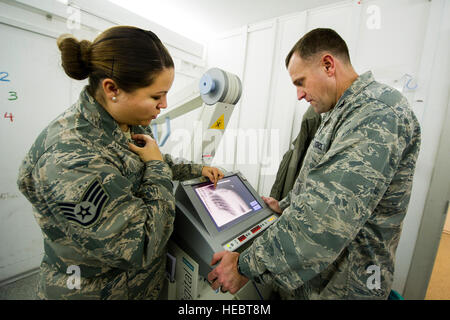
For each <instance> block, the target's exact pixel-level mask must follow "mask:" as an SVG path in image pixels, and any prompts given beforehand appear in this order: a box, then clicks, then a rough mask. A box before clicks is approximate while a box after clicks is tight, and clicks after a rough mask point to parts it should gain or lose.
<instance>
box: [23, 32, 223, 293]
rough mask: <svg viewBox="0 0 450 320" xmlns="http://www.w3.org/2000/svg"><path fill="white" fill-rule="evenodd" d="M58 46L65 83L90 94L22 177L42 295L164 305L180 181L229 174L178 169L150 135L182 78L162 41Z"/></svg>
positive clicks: (112, 36) (134, 37)
mask: <svg viewBox="0 0 450 320" xmlns="http://www.w3.org/2000/svg"><path fill="white" fill-rule="evenodd" d="M58 47H59V49H60V51H61V57H62V66H63V68H64V70H65V72H66V73H67V75H68V76H69V77H71V78H73V79H78V80H82V79H86V78H89V85H88V86H86V87H85V88H84V89H83V90H82V92H81V94H80V98H79V100H78V101H77V102H76V103H75V104H74V105H73V106H72V107H70V108H69V109H67V110H66V111H65V112H64V113H63V114H62V115H60V116H59V117H57V118H56V119H55V120H54V121H52V122H51V123H50V124H49V126H48V127H47V128H46V129H44V130H43V132H42V133H41V134H40V135H39V137H38V138H37V139H36V141H35V143H34V145H33V146H32V148H31V150H30V151H29V153H28V154H27V156H26V157H25V159H24V161H23V163H22V166H21V168H20V172H19V178H18V185H19V188H20V190H21V192H22V193H23V194H24V195H25V196H26V197H27V199H28V200H29V201H30V202H31V203H32V205H33V209H34V214H35V217H36V219H37V222H38V224H39V226H40V227H41V229H42V233H43V237H44V250H45V254H44V258H43V261H42V264H41V273H40V280H39V285H38V296H39V297H40V298H42V299H156V298H158V296H159V294H160V290H161V287H162V285H163V280H164V273H165V260H166V244H167V241H168V239H169V237H170V235H171V233H172V230H173V221H174V217H175V198H174V195H173V184H172V179H174V180H183V179H188V178H194V177H198V176H200V175H204V176H207V177H209V178H210V179H211V181H213V182H217V180H218V179H220V178H221V177H222V176H223V174H222V172H220V171H219V170H218V169H216V168H212V167H202V166H201V165H195V164H190V163H180V162H178V161H177V162H175V161H173V160H172V158H171V157H170V156H169V155H162V154H161V152H160V151H159V148H158V145H157V144H156V142H155V141H154V140H153V138H152V134H151V131H150V129H149V127H148V126H149V124H150V122H151V120H152V119H155V118H156V117H157V115H158V114H159V113H160V111H161V109H163V108H166V107H167V100H166V96H167V92H168V91H169V89H170V87H171V85H172V82H173V79H174V63H173V60H172V58H171V57H170V54H169V53H168V51H167V49H166V48H165V47H164V45H163V44H162V43H161V41H160V40H159V39H158V37H157V36H156V35H155V34H154V33H152V32H151V31H145V30H141V29H139V28H134V27H124V26H120V27H113V28H110V29H108V30H106V31H105V32H103V33H102V34H101V35H99V36H98V37H97V38H96V39H95V40H94V42H93V43H90V42H89V41H85V40H83V41H81V42H79V41H78V40H76V39H74V38H73V37H71V36H67V35H63V36H61V37H60V38H59V39H58ZM73 270H75V271H77V272H75V273H74V274H73V275H72V272H74V271H73Z"/></svg>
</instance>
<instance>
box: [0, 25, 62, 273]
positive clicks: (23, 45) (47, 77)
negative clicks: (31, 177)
mask: <svg viewBox="0 0 450 320" xmlns="http://www.w3.org/2000/svg"><path fill="white" fill-rule="evenodd" d="M0 39H2V47H3V48H2V50H0V61H1V62H0V78H1V80H0V115H1V118H0V120H1V121H0V135H1V140H0V150H1V154H2V156H1V157H0V169H1V172H0V210H1V214H0V281H1V280H4V279H6V278H9V277H11V276H13V275H16V274H19V273H22V272H26V271H28V270H30V269H32V268H36V267H38V266H39V264H40V261H41V259H42V253H43V243H42V235H41V231H40V228H39V227H38V225H37V223H36V221H35V220H34V217H33V214H32V209H31V205H30V204H29V202H28V201H27V200H26V198H25V197H24V196H23V195H22V194H21V193H20V192H19V190H18V187H17V183H16V181H17V176H18V171H19V166H20V164H21V162H22V160H23V158H24V157H25V154H26V153H27V152H28V150H29V149H30V147H31V145H32V144H33V142H34V140H35V139H36V137H37V136H38V134H39V133H40V132H41V131H42V130H43V129H44V128H45V127H46V126H47V125H48V123H49V122H50V121H51V120H52V119H54V118H55V117H56V116H57V115H58V114H60V113H62V112H63V110H65V109H66V108H67V107H68V106H69V105H70V101H69V100H70V98H69V97H70V86H71V83H70V82H71V81H70V80H69V78H68V77H67V76H66V75H65V74H64V72H63V70H62V68H61V67H60V56H59V50H58V48H57V46H56V41H55V39H53V38H50V37H46V36H43V35H40V34H36V33H32V32H29V31H25V30H21V29H18V28H15V27H11V26H7V25H3V24H0Z"/></svg>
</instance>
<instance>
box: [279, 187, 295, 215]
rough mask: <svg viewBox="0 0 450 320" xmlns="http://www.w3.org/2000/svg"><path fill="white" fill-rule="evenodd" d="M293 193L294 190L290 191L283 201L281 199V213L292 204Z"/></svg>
mask: <svg viewBox="0 0 450 320" xmlns="http://www.w3.org/2000/svg"><path fill="white" fill-rule="evenodd" d="M291 193H292V190H291V191H289V193H288V194H287V195H286V197H284V198H283V199H281V200H280V201H279V202H278V205H279V206H280V209H281V211H284V209H286V208H287V207H289V205H290V204H291Z"/></svg>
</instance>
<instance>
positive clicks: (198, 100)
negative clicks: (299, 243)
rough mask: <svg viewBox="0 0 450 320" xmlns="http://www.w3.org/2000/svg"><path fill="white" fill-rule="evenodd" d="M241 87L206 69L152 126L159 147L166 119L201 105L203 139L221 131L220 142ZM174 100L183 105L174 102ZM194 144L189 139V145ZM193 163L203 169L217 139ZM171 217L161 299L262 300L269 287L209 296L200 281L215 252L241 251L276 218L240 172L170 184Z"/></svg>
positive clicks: (247, 287) (226, 76)
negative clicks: (215, 179) (173, 200)
mask: <svg viewBox="0 0 450 320" xmlns="http://www.w3.org/2000/svg"><path fill="white" fill-rule="evenodd" d="M241 93H242V86H241V82H240V80H239V78H238V77H237V76H236V75H233V74H230V73H228V72H225V71H223V70H221V69H217V68H214V69H210V70H208V71H207V72H206V73H205V74H204V75H203V76H202V78H201V79H200V82H199V88H198V89H196V90H195V89H193V88H190V89H188V90H187V91H185V92H184V95H185V97H186V96H188V98H187V99H186V98H185V99H184V102H183V103H180V104H178V106H177V107H174V108H173V110H171V111H170V112H167V113H164V114H163V115H162V116H160V118H158V119H157V120H156V121H154V122H153V126H154V127H153V133H154V135H155V138H156V139H157V140H158V138H157V135H158V127H157V125H158V124H163V123H166V128H167V129H166V130H167V133H166V135H165V136H164V137H163V138H162V139H161V142H160V145H161V144H164V143H165V142H166V141H167V139H168V136H169V134H170V120H172V119H174V118H176V117H178V116H181V115H183V114H185V113H187V112H190V111H192V110H194V109H196V108H199V107H203V109H202V111H201V113H200V123H201V124H202V126H203V128H202V130H203V137H208V136H210V134H209V131H210V130H221V134H220V135H215V136H216V137H219V139H220V138H221V136H222V134H223V131H224V130H225V128H226V126H227V124H228V121H229V119H230V117H231V114H232V112H233V109H234V106H235V104H236V103H237V102H238V101H239V98H240V96H241ZM180 101H183V100H182V99H180ZM192 143H194V141H192ZM198 145H201V150H197V152H196V153H197V156H196V157H195V160H194V162H196V163H203V164H205V165H209V164H210V163H211V162H212V159H213V158H214V155H215V147H216V146H217V145H218V141H217V140H216V141H210V140H209V139H207V138H204V139H203V141H202V143H201V144H198ZM175 190H176V191H175V198H176V218H175V225H174V232H173V235H172V237H171V240H170V241H169V254H168V260H167V275H168V281H167V286H166V287H165V291H164V293H163V295H164V297H167V299H223V300H225V299H246V300H249V299H267V298H268V297H269V294H270V292H271V288H270V287H268V286H263V285H260V284H256V283H254V282H252V281H249V282H248V283H247V284H246V285H245V286H244V287H243V288H242V289H241V290H239V291H238V292H237V293H236V294H234V295H231V294H230V293H221V292H215V291H213V290H212V289H211V287H210V285H209V283H208V282H207V281H206V279H207V275H208V273H209V272H210V271H211V270H212V269H213V267H212V266H210V262H211V259H212V256H213V254H214V253H215V252H219V251H223V250H229V251H236V252H242V251H243V250H245V248H247V247H248V246H249V245H250V244H251V243H252V241H253V240H254V239H256V238H257V237H258V236H259V235H261V234H262V232H263V231H264V230H265V229H267V228H268V227H269V226H270V225H271V224H273V223H276V221H277V219H278V216H277V215H276V214H275V213H274V212H273V211H272V210H270V209H269V208H268V207H267V206H266V205H265V203H264V201H263V200H262V199H261V197H260V196H259V195H258V193H257V192H256V190H255V189H254V188H253V187H252V186H251V185H250V183H249V182H248V181H247V179H246V178H245V177H244V176H243V175H242V174H241V173H240V172H238V171H237V172H227V173H226V174H225V177H224V178H223V179H221V180H220V181H219V182H218V183H217V186H216V187H214V185H213V184H212V183H211V182H210V181H209V180H208V179H207V178H205V177H200V178H197V179H193V180H188V181H182V182H179V183H176V186H175Z"/></svg>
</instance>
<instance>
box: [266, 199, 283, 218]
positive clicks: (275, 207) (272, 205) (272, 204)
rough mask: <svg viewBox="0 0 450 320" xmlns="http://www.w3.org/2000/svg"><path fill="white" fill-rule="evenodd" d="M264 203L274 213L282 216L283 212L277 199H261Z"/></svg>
mask: <svg viewBox="0 0 450 320" xmlns="http://www.w3.org/2000/svg"><path fill="white" fill-rule="evenodd" d="M261 198H262V199H263V200H264V202H265V203H266V204H267V205H268V206H269V208H270V209H272V211H274V212H276V213H279V214H281V213H282V212H283V211H281V208H280V205H279V203H278V200H277V199H274V198H272V197H261Z"/></svg>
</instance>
